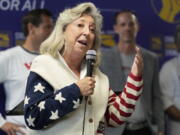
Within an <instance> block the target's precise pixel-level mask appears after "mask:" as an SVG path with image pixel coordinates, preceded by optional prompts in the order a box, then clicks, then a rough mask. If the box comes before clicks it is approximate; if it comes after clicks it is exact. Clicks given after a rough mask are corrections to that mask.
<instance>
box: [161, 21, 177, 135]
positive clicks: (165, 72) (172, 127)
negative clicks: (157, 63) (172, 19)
mask: <svg viewBox="0 0 180 135" xmlns="http://www.w3.org/2000/svg"><path fill="white" fill-rule="evenodd" d="M175 44H176V46H177V50H178V55H177V57H175V58H173V59H171V60H169V61H167V62H166V63H165V64H164V65H163V67H162V69H161V71H160V86H161V91H162V93H163V104H164V110H165V113H166V128H167V130H166V131H167V135H179V134H180V53H179V52H180V25H178V26H177V29H176V34H175Z"/></svg>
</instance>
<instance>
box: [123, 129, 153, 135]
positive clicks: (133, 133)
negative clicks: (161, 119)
mask: <svg viewBox="0 0 180 135" xmlns="http://www.w3.org/2000/svg"><path fill="white" fill-rule="evenodd" d="M122 135H152V131H151V129H150V128H149V127H144V128H142V129H138V130H128V129H125V130H124V132H123V134H122Z"/></svg>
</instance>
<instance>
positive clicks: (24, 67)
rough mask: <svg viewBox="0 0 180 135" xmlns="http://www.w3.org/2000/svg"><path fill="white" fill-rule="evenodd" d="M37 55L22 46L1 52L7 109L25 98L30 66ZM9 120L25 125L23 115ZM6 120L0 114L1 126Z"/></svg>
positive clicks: (1, 69)
mask: <svg viewBox="0 0 180 135" xmlns="http://www.w3.org/2000/svg"><path fill="white" fill-rule="evenodd" d="M37 55H38V54H37V53H31V52H29V51H27V50H25V49H24V48H22V47H21V46H16V47H13V48H10V49H7V50H5V51H1V52H0V72H1V73H0V83H3V84H4V89H5V94H6V102H5V109H6V111H7V110H11V109H13V108H14V107H15V106H16V105H17V104H19V103H20V102H21V101H22V100H23V99H24V94H25V87H26V81H27V77H28V75H29V68H30V65H31V63H32V60H33V59H34V58H35V57H36V56H37ZM7 121H9V122H13V123H17V124H20V125H24V119H23V116H9V117H7ZM5 122H6V121H5V120H4V119H3V117H2V116H1V115H0V126H2V125H3V124H4V123H5Z"/></svg>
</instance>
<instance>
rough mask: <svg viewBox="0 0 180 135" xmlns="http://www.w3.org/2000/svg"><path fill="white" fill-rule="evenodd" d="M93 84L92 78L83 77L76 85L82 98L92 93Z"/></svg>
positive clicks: (93, 79)
mask: <svg viewBox="0 0 180 135" xmlns="http://www.w3.org/2000/svg"><path fill="white" fill-rule="evenodd" d="M95 83H96V81H95V78H94V77H85V78H84V79H81V80H79V81H78V82H77V83H76V84H77V86H78V87H79V88H80V91H81V94H82V95H83V96H90V95H92V94H93V92H94V88H95Z"/></svg>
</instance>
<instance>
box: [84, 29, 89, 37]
mask: <svg viewBox="0 0 180 135" xmlns="http://www.w3.org/2000/svg"><path fill="white" fill-rule="evenodd" d="M89 33H90V29H89V28H87V27H86V28H84V31H83V35H85V36H87V35H89Z"/></svg>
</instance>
